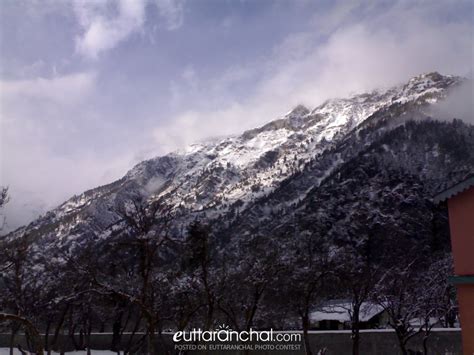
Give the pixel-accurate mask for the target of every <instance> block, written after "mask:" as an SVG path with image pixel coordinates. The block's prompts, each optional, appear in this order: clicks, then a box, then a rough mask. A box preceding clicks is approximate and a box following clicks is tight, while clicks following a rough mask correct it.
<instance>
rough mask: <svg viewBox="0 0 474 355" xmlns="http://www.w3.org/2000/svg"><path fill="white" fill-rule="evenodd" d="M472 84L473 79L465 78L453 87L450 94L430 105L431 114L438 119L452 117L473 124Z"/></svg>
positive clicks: (448, 119) (473, 95)
mask: <svg viewBox="0 0 474 355" xmlns="http://www.w3.org/2000/svg"><path fill="white" fill-rule="evenodd" d="M473 99H474V86H473V80H472V79H470V80H466V81H464V82H463V83H462V84H461V85H460V86H458V87H456V88H454V89H453V90H452V91H451V93H450V95H449V96H448V97H447V98H446V99H445V100H442V101H439V102H437V103H436V104H435V105H433V106H432V107H431V114H432V115H433V117H434V118H436V119H439V120H447V121H450V120H452V119H453V118H457V119H460V120H463V121H464V122H466V123H469V124H471V125H474V100H473Z"/></svg>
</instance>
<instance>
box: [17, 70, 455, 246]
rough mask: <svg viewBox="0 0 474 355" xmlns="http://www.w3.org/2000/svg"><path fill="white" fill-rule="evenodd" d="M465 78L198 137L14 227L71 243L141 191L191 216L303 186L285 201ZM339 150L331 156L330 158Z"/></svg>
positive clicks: (439, 79)
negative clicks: (312, 169)
mask: <svg viewBox="0 0 474 355" xmlns="http://www.w3.org/2000/svg"><path fill="white" fill-rule="evenodd" d="M461 82H462V79H461V78H459V77H455V76H450V75H446V76H443V75H440V74H438V73H428V74H423V75H420V76H417V77H414V78H412V79H411V80H409V82H408V83H406V84H404V85H400V86H397V87H393V88H390V89H388V90H378V91H373V92H371V93H364V94H360V95H354V96H352V97H349V98H337V99H330V100H328V101H326V102H324V103H323V104H322V105H320V106H318V107H316V108H306V107H304V106H301V105H300V106H297V107H296V108H294V109H293V110H292V111H291V112H289V113H288V114H286V115H285V116H284V117H282V118H279V119H277V120H274V121H271V122H269V123H268V124H266V125H264V126H262V127H259V128H256V129H252V130H249V131H246V132H244V133H243V134H241V135H239V136H234V137H228V138H225V139H222V140H220V141H218V142H214V141H213V142H205V143H200V144H194V145H191V146H189V147H187V148H185V149H183V150H181V151H177V152H174V153H171V154H168V155H165V156H162V157H157V158H154V159H151V160H147V161H144V162H142V163H139V164H138V165H136V166H135V167H134V168H133V169H131V170H130V171H129V172H128V173H127V174H126V175H125V176H124V177H123V178H122V179H120V180H117V181H115V182H113V183H111V184H109V185H105V186H101V187H98V188H95V189H92V190H89V191H86V192H84V193H83V194H81V195H79V196H74V197H73V198H71V199H69V200H68V201H66V202H65V203H63V204H62V205H60V206H59V207H58V208H56V209H54V210H52V211H50V212H48V213H47V214H46V215H45V216H44V217H41V218H39V219H38V220H36V221H34V222H33V223H31V224H30V225H29V226H27V227H23V228H20V229H19V230H17V231H16V232H14V233H15V234H20V233H27V234H35V235H42V236H44V235H49V236H54V238H57V239H58V240H60V241H64V242H67V241H71V240H75V239H78V238H79V239H80V238H86V237H92V236H93V237H94V238H98V237H104V236H106V235H107V232H105V231H107V230H108V227H109V226H110V225H112V224H113V223H114V222H116V221H117V219H118V216H117V213H116V208H117V207H118V206H120V205H121V204H123V203H124V202H125V201H127V200H129V199H130V198H137V197H139V198H140V199H143V200H147V201H153V200H161V201H162V202H163V203H165V204H167V205H169V206H171V207H172V209H173V210H174V212H175V215H176V216H177V218H178V219H181V220H183V221H186V220H189V219H191V218H194V216H197V215H198V216H201V217H203V216H205V217H206V218H207V219H210V220H213V219H217V218H221V217H222V216H225V215H228V214H229V213H231V214H234V213H235V212H236V211H237V212H240V213H241V212H243V211H245V210H246V209H247V208H248V207H249V206H253V204H254V203H255V202H256V201H258V200H261V199H266V198H269V196H271V195H272V194H274V193H275V192H276V191H278V190H281V188H282V185H285V186H287V185H291V184H293V185H294V186H295V187H294V189H293V190H291V193H290V195H289V196H286V198H285V199H284V201H282V200H279V201H278V203H280V204H281V203H284V204H286V205H291V204H292V203H293V202H295V201H300V200H302V199H304V198H305V196H306V194H307V193H308V192H309V191H310V190H312V189H314V188H316V187H317V186H318V185H319V183H320V182H321V181H322V180H323V179H324V178H325V177H327V176H329V175H330V174H331V173H333V172H334V171H335V170H336V169H338V168H339V167H340V165H341V164H342V163H344V162H346V161H348V159H349V158H351V157H352V156H353V155H354V154H356V153H357V152H358V151H360V149H361V147H363V145H364V144H370V143H371V141H370V140H366V141H364V140H362V143H361V140H360V139H359V140H357V139H355V138H354V137H359V135H361V134H364V132H365V131H366V130H367V127H375V126H377V129H376V131H377V132H378V133H377V134H380V132H384V131H387V130H389V129H392V128H394V127H396V126H397V125H398V124H402V123H403V122H404V120H405V119H409V118H417V119H419V118H422V119H424V118H427V117H429V110H428V107H429V105H431V104H434V103H436V102H437V101H439V100H442V99H443V98H445V97H446V96H447V95H448V94H449V92H450V89H451V88H453V87H455V86H456V85H458V84H460V83H461ZM405 116H406V117H405ZM388 121H390V122H388ZM351 137H352V138H353V140H352V141H351V140H350V139H351ZM354 139H355V140H354ZM344 144H346V145H347V144H351V145H352V146H351V149H350V150H349V151H350V153H348V152H349V151H347V150H346V151H345V152H346V153H345V155H344V154H339V153H337V152H336V150H337V149H339V148H337V147H341V146H343V145H344ZM361 144H362V145H361ZM332 151H334V153H331V154H330V157H331V159H330V160H328V159H326V158H325V160H324V159H323V158H324V157H325V156H326V157H327V156H328V154H327V153H328V152H332ZM325 152H326V155H324V154H325ZM315 164H316V165H318V164H319V165H318V166H319V172H318V174H316V175H314V174H313V175H311V178H306V180H305V179H303V178H302V177H301V176H302V175H304V174H302V172H304V170H305V169H308V167H309V166H314V165H315ZM278 203H277V202H275V205H274V206H273V208H275V207H276V206H277V204H278Z"/></svg>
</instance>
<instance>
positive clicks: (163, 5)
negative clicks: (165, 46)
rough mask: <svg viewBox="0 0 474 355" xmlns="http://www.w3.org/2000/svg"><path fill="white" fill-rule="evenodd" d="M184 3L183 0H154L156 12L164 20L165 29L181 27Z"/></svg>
mask: <svg viewBox="0 0 474 355" xmlns="http://www.w3.org/2000/svg"><path fill="white" fill-rule="evenodd" d="M184 3H185V1H184V0H155V4H156V6H157V8H158V12H159V13H160V15H161V17H162V18H163V19H164V20H165V22H166V26H165V27H166V29H168V30H170V31H172V30H176V29H178V28H180V27H181V25H182V24H183V15H184Z"/></svg>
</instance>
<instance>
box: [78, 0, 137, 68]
mask: <svg viewBox="0 0 474 355" xmlns="http://www.w3.org/2000/svg"><path fill="white" fill-rule="evenodd" d="M145 5H146V2H145V1H144V0H119V1H118V2H116V3H112V2H109V1H103V0H98V1H88V0H78V1H76V2H75V3H74V10H75V13H76V15H77V19H78V21H79V24H80V25H81V27H82V29H83V33H82V34H81V35H80V36H79V37H78V38H76V51H77V52H78V53H80V54H82V55H83V56H85V57H86V58H89V59H96V58H97V57H98V55H99V54H100V53H102V52H104V51H107V50H110V49H112V48H114V47H115V46H116V45H117V44H118V43H119V42H121V41H123V40H125V39H126V38H127V37H128V36H130V35H131V34H133V33H134V32H137V31H139V30H140V29H141V28H142V26H143V23H144V21H145Z"/></svg>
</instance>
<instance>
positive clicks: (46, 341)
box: [44, 319, 51, 354]
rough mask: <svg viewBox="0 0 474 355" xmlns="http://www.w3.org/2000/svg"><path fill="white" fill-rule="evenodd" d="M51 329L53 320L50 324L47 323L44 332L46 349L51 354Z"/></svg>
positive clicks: (49, 321)
mask: <svg viewBox="0 0 474 355" xmlns="http://www.w3.org/2000/svg"><path fill="white" fill-rule="evenodd" d="M50 329H51V320H50V319H48V322H47V323H46V329H45V331H44V349H45V350H46V352H47V353H48V354H49V353H50V350H49V330H50Z"/></svg>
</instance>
